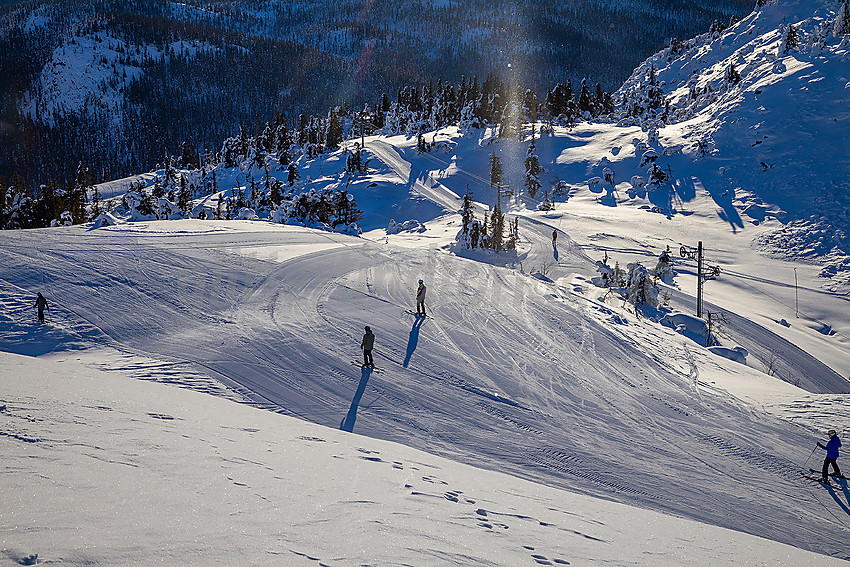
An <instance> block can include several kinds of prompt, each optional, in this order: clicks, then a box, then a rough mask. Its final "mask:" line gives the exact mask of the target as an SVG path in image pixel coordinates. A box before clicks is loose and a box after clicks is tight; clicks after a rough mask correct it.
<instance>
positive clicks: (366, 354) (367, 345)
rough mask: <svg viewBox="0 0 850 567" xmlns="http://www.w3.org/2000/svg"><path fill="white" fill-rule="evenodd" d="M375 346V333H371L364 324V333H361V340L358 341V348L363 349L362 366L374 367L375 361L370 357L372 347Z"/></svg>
mask: <svg viewBox="0 0 850 567" xmlns="http://www.w3.org/2000/svg"><path fill="white" fill-rule="evenodd" d="M374 347H375V335H374V334H372V329H370V328H369V325H366V333H365V334H364V335H363V340H362V341H360V348H362V349H363V366H371V367H372V368H375V361H374V360H373V359H372V349H373V348H374Z"/></svg>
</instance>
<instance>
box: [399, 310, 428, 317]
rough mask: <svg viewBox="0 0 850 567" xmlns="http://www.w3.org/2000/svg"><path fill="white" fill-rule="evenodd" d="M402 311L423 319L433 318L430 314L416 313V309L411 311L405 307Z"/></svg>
mask: <svg viewBox="0 0 850 567" xmlns="http://www.w3.org/2000/svg"><path fill="white" fill-rule="evenodd" d="M404 312H405V313H407V314H408V315H415V316H416V317H421V318H423V319H433V317H431V316H430V315H420V314H419V313H417V312H416V311H413V310H411V309H405V311H404Z"/></svg>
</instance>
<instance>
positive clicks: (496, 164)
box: [490, 151, 504, 189]
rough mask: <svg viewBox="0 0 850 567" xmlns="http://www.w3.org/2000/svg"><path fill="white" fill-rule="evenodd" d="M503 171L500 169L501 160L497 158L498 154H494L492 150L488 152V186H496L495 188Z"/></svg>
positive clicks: (499, 182) (500, 182)
mask: <svg viewBox="0 0 850 567" xmlns="http://www.w3.org/2000/svg"><path fill="white" fill-rule="evenodd" d="M503 174H504V171H503V170H502V160H501V159H499V156H497V155H496V152H495V151H493V152H492V153H491V154H490V186H491V187H496V188H497V189H498V188H499V186H500V185H501V184H502V175H503Z"/></svg>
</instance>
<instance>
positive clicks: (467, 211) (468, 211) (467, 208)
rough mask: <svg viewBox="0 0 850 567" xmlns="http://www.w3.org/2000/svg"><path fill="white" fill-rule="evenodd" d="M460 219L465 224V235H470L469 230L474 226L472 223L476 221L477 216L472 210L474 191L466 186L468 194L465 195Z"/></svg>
mask: <svg viewBox="0 0 850 567" xmlns="http://www.w3.org/2000/svg"><path fill="white" fill-rule="evenodd" d="M460 218H461V222H462V223H463V229H462V231H463V234H464V235H468V234H469V228H470V225H471V224H472V221H473V220H475V214H474V213H473V210H472V191H470V189H469V185H467V186H466V193H464V194H463V205H462V206H461V209H460Z"/></svg>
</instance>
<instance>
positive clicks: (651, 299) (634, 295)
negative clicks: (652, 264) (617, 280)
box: [626, 262, 658, 307]
mask: <svg viewBox="0 0 850 567" xmlns="http://www.w3.org/2000/svg"><path fill="white" fill-rule="evenodd" d="M628 269H629V276H628V279H627V281H626V288H627V289H626V300H627V301H628V302H629V303H631V304H632V305H634V306H635V307H637V306H640V305H649V306H650V307H657V306H658V288H657V287H656V286H655V284H654V283H652V277H651V276H650V274H649V270H647V269H646V267H644V265H643V264H641V263H640V262H634V263H632V264H629V265H628Z"/></svg>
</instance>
